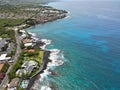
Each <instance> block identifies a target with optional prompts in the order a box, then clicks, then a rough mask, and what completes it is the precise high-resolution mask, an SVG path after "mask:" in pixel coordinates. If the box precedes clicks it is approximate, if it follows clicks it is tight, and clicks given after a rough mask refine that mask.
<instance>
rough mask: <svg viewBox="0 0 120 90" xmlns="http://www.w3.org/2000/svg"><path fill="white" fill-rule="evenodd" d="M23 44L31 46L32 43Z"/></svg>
mask: <svg viewBox="0 0 120 90" xmlns="http://www.w3.org/2000/svg"><path fill="white" fill-rule="evenodd" d="M24 46H26V47H28V46H32V43H26V44H24Z"/></svg>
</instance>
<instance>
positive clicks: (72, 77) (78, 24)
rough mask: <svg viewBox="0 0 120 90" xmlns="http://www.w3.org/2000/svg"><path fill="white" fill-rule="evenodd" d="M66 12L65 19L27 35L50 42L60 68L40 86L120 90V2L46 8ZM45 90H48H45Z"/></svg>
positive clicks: (70, 2) (69, 0)
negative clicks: (60, 63)
mask: <svg viewBox="0 0 120 90" xmlns="http://www.w3.org/2000/svg"><path fill="white" fill-rule="evenodd" d="M48 5H49V6H53V7H55V8H58V9H64V10H67V11H69V14H68V17H66V18H64V19H59V20H56V21H53V22H48V23H46V24H39V25H36V26H35V28H29V29H28V31H29V32H32V33H35V34H36V35H37V36H38V37H39V38H40V39H42V38H45V39H49V40H52V42H51V44H50V45H48V46H47V47H46V48H47V49H59V50H61V54H63V55H64V56H63V58H62V60H63V61H64V64H63V65H60V66H58V67H52V70H53V72H55V73H56V74H57V75H55V76H53V75H46V79H45V81H43V82H44V83H43V82H42V83H41V81H40V82H39V83H38V88H37V90H44V89H42V86H49V87H50V85H51V84H52V86H53V87H54V88H55V90H120V2H119V1H74V0H62V1H58V2H52V3H49V4H48ZM47 90H50V88H49V89H47Z"/></svg>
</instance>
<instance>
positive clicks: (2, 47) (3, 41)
mask: <svg viewBox="0 0 120 90" xmlns="http://www.w3.org/2000/svg"><path fill="white" fill-rule="evenodd" d="M6 45H7V41H6V39H1V40H0V51H1V52H3V51H5V49H6V47H5V46H6Z"/></svg>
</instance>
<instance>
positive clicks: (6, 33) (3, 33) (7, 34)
mask: <svg viewBox="0 0 120 90" xmlns="http://www.w3.org/2000/svg"><path fill="white" fill-rule="evenodd" d="M0 37H2V38H11V39H12V40H13V41H15V33H14V31H13V30H7V29H5V28H3V27H0Z"/></svg>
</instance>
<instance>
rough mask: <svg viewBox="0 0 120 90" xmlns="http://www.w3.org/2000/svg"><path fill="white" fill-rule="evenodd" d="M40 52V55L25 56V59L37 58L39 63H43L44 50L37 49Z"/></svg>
mask: <svg viewBox="0 0 120 90" xmlns="http://www.w3.org/2000/svg"><path fill="white" fill-rule="evenodd" d="M36 52H38V55H33V56H31V57H28V56H26V57H24V60H36V61H37V62H38V63H39V65H41V64H42V63H43V54H44V51H42V50H40V51H36Z"/></svg>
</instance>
